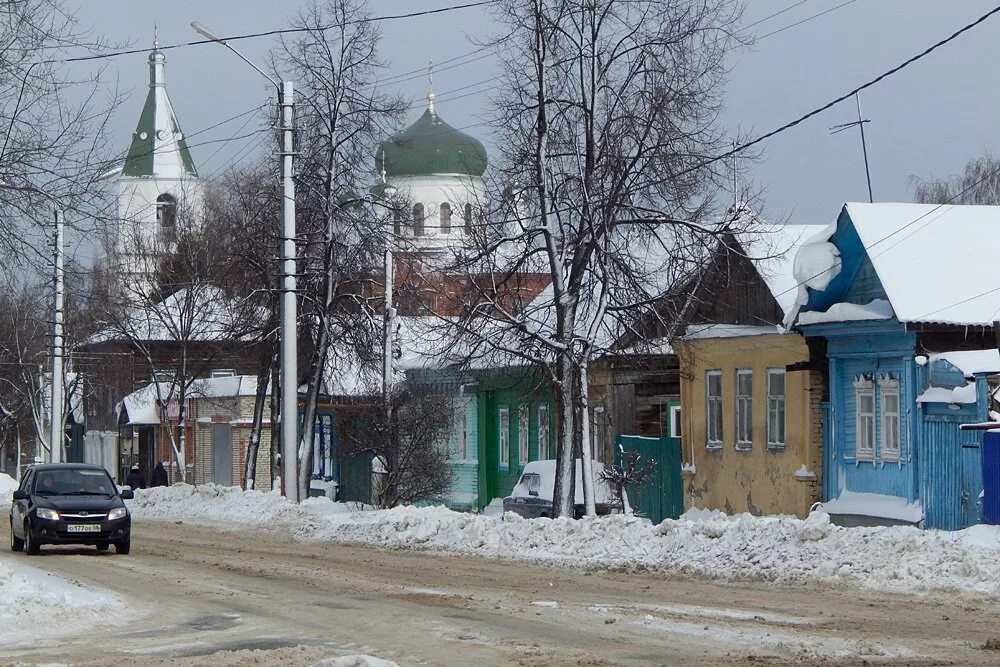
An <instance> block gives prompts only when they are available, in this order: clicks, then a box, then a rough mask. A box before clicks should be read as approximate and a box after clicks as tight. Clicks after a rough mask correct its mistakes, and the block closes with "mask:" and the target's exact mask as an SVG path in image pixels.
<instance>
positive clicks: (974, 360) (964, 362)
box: [930, 349, 1000, 377]
mask: <svg viewBox="0 0 1000 667" xmlns="http://www.w3.org/2000/svg"><path fill="white" fill-rule="evenodd" d="M938 359H943V360H945V361H947V362H948V363H950V364H951V365H952V366H954V367H955V368H957V369H959V370H961V371H962V372H963V373H964V374H965V377H972V376H973V375H975V374H976V373H996V372H1000V351H998V350H995V349H993V350H960V351H957V352H940V353H938V354H932V355H930V361H936V360H938Z"/></svg>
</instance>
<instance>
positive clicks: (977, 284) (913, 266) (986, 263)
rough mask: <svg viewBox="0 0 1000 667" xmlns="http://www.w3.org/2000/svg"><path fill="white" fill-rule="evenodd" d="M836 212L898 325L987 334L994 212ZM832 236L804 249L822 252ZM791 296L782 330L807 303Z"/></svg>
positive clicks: (863, 207)
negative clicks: (975, 328) (850, 229)
mask: <svg viewBox="0 0 1000 667" xmlns="http://www.w3.org/2000/svg"><path fill="white" fill-rule="evenodd" d="M843 211H845V212H846V213H847V215H848V217H849V218H850V221H851V223H852V224H853V226H854V229H855V230H856V232H857V234H858V237H859V238H860V240H861V243H862V245H863V246H864V249H865V251H866V253H867V255H868V257H869V259H870V260H871V262H872V266H873V267H874V269H875V273H876V274H877V276H878V279H879V282H881V284H882V287H883V289H884V290H885V294H886V297H887V298H888V300H889V303H890V304H891V306H892V310H893V313H894V314H895V317H896V319H897V320H899V321H900V322H914V323H915V322H920V323H941V324H954V325H965V326H969V325H982V326H988V325H991V324H992V322H993V320H994V319H996V317H997V315H998V313H1000V287H998V286H997V284H996V275H995V274H996V267H997V266H1000V243H997V242H996V241H995V238H996V234H997V230H998V229H1000V206H966V205H934V204H906V203H885V204H882V203H879V204H858V203H847V204H845V205H844V208H843ZM836 228H837V226H836V224H834V225H831V226H830V227H829V228H828V230H827V231H826V232H824V233H823V234H821V235H820V236H819V237H816V238H814V239H813V240H812V241H811V243H810V244H809V245H810V246H813V247H821V246H823V245H824V244H826V245H829V243H827V242H828V241H829V239H830V238H831V237H832V236H833V234H834V232H835V231H836ZM800 254H802V253H801V251H800ZM837 270H839V263H838V264H837V266H836V267H833V266H832V263H831V269H830V271H831V273H835V272H836V271H837ZM824 287H825V284H824V285H821V286H818V289H823V288H824ZM798 289H799V295H798V298H797V304H798V305H797V307H796V308H795V309H794V310H793V312H792V313H791V315H790V318H789V319H788V320H786V322H793V321H794V319H795V315H796V314H797V310H798V307H799V306H801V305H802V304H805V303H806V301H807V300H808V293H807V292H806V291H805V287H804V286H803V285H800V286H799V288H798Z"/></svg>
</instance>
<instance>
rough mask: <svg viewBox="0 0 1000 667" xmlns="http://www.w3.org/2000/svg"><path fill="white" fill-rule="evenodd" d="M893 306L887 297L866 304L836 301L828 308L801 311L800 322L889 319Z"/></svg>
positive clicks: (818, 322) (821, 322)
mask: <svg viewBox="0 0 1000 667" xmlns="http://www.w3.org/2000/svg"><path fill="white" fill-rule="evenodd" d="M892 315H893V313H892V306H891V305H889V302H888V301H886V300H885V299H873V300H872V301H870V302H869V303H866V304H864V305H861V304H857V303H846V302H842V303H835V304H833V305H832V306H830V308H829V309H828V310H825V311H822V310H821V311H813V310H808V311H806V312H804V313H799V324H823V323H826V322H858V321H861V320H887V319H889V318H890V317H892Z"/></svg>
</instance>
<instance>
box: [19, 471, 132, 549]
mask: <svg viewBox="0 0 1000 667" xmlns="http://www.w3.org/2000/svg"><path fill="white" fill-rule="evenodd" d="M132 497H134V494H133V493H132V492H131V491H129V490H127V489H126V490H124V491H121V492H119V491H118V487H117V486H115V483H114V481H113V480H112V479H111V476H110V475H109V474H108V471H107V470H105V469H104V468H102V467H101V466H95V465H86V464H82V463H51V464H47V465H33V466H30V467H28V469H27V470H25V472H24V475H23V476H22V477H21V485H20V486H19V487H18V489H17V491H15V492H14V502H13V503H11V506H10V549H11V551H21V550H22V549H24V550H25V551H26V552H28V553H29V554H37V553H38V550H39V548H40V547H41V546H42V545H43V544H92V545H94V546H96V547H97V548H98V550H100V551H105V550H107V548H108V547H109V546H110V545H112V544H113V545H115V551H116V552H117V553H120V554H127V553H128V552H129V550H130V549H131V548H132V517H131V516H130V515H129V511H128V509H127V508H126V507H125V503H124V502H122V499H125V500H128V499H130V498H132Z"/></svg>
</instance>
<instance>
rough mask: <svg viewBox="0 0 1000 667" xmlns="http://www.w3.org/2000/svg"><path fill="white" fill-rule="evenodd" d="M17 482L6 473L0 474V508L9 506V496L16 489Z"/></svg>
mask: <svg viewBox="0 0 1000 667" xmlns="http://www.w3.org/2000/svg"><path fill="white" fill-rule="evenodd" d="M17 486H18V484H17V481H16V480H15V479H14V478H13V477H11V476H10V475H8V474H6V473H2V472H0V506H4V505H10V503H11V500H12V498H11V494H13V493H14V491H15V489H17Z"/></svg>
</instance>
